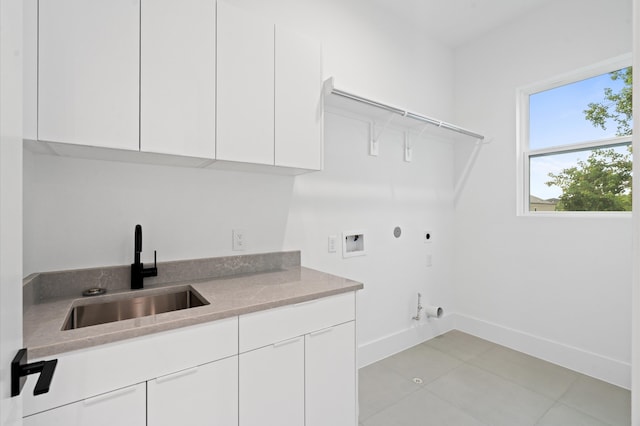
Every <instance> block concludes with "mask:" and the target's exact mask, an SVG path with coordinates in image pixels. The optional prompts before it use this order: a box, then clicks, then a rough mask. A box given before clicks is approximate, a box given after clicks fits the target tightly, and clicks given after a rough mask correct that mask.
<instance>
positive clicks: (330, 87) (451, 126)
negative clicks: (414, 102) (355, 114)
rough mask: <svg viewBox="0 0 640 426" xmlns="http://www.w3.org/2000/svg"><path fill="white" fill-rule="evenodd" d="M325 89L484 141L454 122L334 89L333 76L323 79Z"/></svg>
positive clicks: (480, 136) (481, 137)
mask: <svg viewBox="0 0 640 426" xmlns="http://www.w3.org/2000/svg"><path fill="white" fill-rule="evenodd" d="M325 90H326V93H329V94H332V95H337V96H341V97H343V98H347V99H351V100H354V101H356V102H360V103H362V104H365V105H370V106H373V107H376V108H380V109H383V110H386V111H389V112H392V113H394V114H399V115H402V116H403V117H408V118H412V119H414V120H417V121H421V122H423V123H427V124H431V125H433V126H436V127H440V128H443V129H447V130H451V131H453V132H456V133H461V134H463V135H467V136H470V137H472V138H475V139H479V140H480V141H484V136H483V135H481V134H479V133H476V132H472V131H471V130H467V129H465V128H463V127H460V126H456V125H454V124H451V123H447V122H445V121H442V120H437V119H435V118H431V117H427V116H426V115H422V114H417V113H414V112H410V111H406V110H403V109H400V108H397V107H394V106H391V105H387V104H383V103H381V102H378V101H374V100H371V99H368V98H365V97H362V96H359V95H354V94H353V93H349V92H345V91H344V90H340V89H336V88H335V87H334V85H333V77H331V78H329V79H328V80H327V81H325Z"/></svg>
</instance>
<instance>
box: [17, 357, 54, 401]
mask: <svg viewBox="0 0 640 426" xmlns="http://www.w3.org/2000/svg"><path fill="white" fill-rule="evenodd" d="M56 365H58V360H57V359H52V360H50V361H38V362H32V363H31V364H27V348H23V349H20V350H19V351H18V353H17V354H16V356H15V357H14V358H13V361H11V396H12V397H14V396H18V395H20V392H21V391H22V388H23V386H24V383H25V382H26V381H27V376H28V375H29V374H36V373H40V377H38V381H37V382H36V386H35V387H34V388H33V394H34V395H41V394H43V393H47V392H49V387H50V386H51V380H53V373H54V372H55V371H56Z"/></svg>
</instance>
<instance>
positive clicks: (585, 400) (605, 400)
mask: <svg viewBox="0 0 640 426" xmlns="http://www.w3.org/2000/svg"><path fill="white" fill-rule="evenodd" d="M560 402H562V403H563V404H566V405H568V406H570V407H573V408H576V409H578V410H580V411H582V412H584V413H586V414H589V415H590V416H593V417H595V418H597V419H599V420H601V421H603V422H605V423H609V424H611V425H615V426H629V424H631V392H629V391H628V390H626V389H623V388H620V387H618V386H614V385H611V384H609V383H605V382H603V381H600V380H596V379H594V378H591V377H588V376H585V375H580V377H579V378H578V379H577V380H576V381H575V382H574V383H573V384H572V385H571V387H570V388H569V390H568V391H567V392H566V393H565V394H564V395H562V397H561V398H560Z"/></svg>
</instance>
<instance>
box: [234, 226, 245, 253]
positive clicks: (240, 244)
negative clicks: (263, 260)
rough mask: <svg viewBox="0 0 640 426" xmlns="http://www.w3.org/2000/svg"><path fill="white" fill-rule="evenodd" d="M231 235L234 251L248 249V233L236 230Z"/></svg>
mask: <svg viewBox="0 0 640 426" xmlns="http://www.w3.org/2000/svg"><path fill="white" fill-rule="evenodd" d="M231 234H232V249H233V251H244V250H245V249H246V248H247V240H246V233H245V231H244V229H234V230H233V231H232V232H231Z"/></svg>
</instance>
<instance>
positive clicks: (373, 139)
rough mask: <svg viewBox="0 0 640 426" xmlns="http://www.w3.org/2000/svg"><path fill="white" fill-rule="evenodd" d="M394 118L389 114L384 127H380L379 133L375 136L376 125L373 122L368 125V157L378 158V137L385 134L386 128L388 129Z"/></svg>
mask: <svg viewBox="0 0 640 426" xmlns="http://www.w3.org/2000/svg"><path fill="white" fill-rule="evenodd" d="M394 118H395V115H393V114H390V115H389V118H388V119H387V121H386V122H385V123H384V126H382V129H380V131H379V132H378V133H377V134H376V123H375V122H374V121H372V122H371V123H369V134H370V139H369V155H371V156H373V157H377V156H378V152H379V147H380V144H379V141H380V137H381V136H382V134H383V133H384V132H385V130H387V127H389V125H390V124H391V122H392V121H393V119H394Z"/></svg>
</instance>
